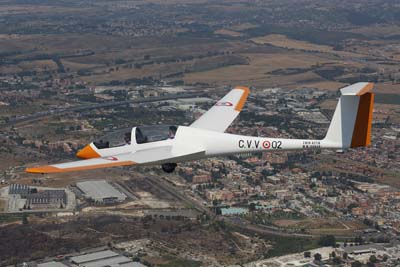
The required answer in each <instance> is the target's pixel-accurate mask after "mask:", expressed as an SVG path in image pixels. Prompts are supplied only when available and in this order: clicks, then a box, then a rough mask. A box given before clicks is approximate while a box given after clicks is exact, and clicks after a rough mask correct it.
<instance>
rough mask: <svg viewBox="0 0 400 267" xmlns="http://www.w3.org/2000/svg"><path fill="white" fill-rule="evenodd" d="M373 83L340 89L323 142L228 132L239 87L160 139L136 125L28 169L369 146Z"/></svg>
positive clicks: (243, 94)
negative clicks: (67, 158) (67, 157)
mask: <svg viewBox="0 0 400 267" xmlns="http://www.w3.org/2000/svg"><path fill="white" fill-rule="evenodd" d="M373 86H374V85H373V83H356V84H353V85H350V86H347V87H344V88H342V89H341V90H340V91H341V96H340V98H339V102H338V104H337V106H336V110H335V112H334V115H333V117H332V121H331V123H330V126H329V128H328V132H327V134H326V136H325V138H324V139H322V140H307V139H283V138H268V137H253V136H243V135H235V134H228V133H224V132H225V130H226V129H227V128H228V127H229V125H230V124H231V123H232V122H233V120H234V119H235V118H236V117H237V116H238V115H239V113H240V111H241V110H242V108H243V106H244V104H245V102H246V99H247V97H248V95H249V92H250V90H249V88H247V87H241V86H238V87H235V88H234V89H233V90H231V91H230V92H229V93H228V94H227V95H225V96H224V97H223V98H222V99H221V100H220V101H218V102H217V103H216V104H215V105H214V106H213V107H212V108H211V109H210V110H208V111H207V112H206V113H204V114H203V115H202V116H201V117H200V118H199V119H198V120H196V121H195V122H193V123H192V124H191V125H190V126H178V127H176V126H170V127H169V128H167V131H166V132H165V135H158V138H155V137H154V135H153V136H150V135H147V134H145V132H146V131H145V127H143V128H139V127H133V128H132V129H129V130H128V132H125V135H122V136H123V137H124V138H121V140H122V141H123V142H122V143H113V141H112V140H100V141H95V142H92V143H90V144H88V145H87V146H86V147H84V148H83V149H82V150H80V151H79V152H78V153H77V156H78V157H79V158H82V159H83V160H79V161H73V162H67V163H61V164H52V165H47V166H39V167H33V168H27V169H26V172H29V173H62V172H69V171H82V170H90V169H98V168H107V167H114V166H130V165H161V166H162V169H163V170H164V171H165V172H168V173H170V172H173V171H174V169H175V167H176V166H177V163H179V162H184V161H191V160H198V159H203V158H207V157H215V156H223V155H232V154H240V153H257V152H273V151H282V150H310V149H346V148H355V147H363V146H368V145H370V143H371V122H372V110H373V103H374V94H373V93H372V92H371V91H372V88H373ZM156 137H157V136H156ZM160 139H161V140H160Z"/></svg>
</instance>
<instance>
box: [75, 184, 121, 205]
mask: <svg viewBox="0 0 400 267" xmlns="http://www.w3.org/2000/svg"><path fill="white" fill-rule="evenodd" d="M76 186H77V187H78V188H79V190H81V191H82V192H83V193H84V194H85V197H87V198H89V199H92V200H93V201H95V202H98V203H104V204H108V203H115V202H122V201H124V200H125V199H126V195H125V194H123V193H121V192H119V191H118V190H117V189H115V188H114V187H113V186H112V185H110V184H109V183H107V182H106V181H105V180H99V181H87V182H79V183H77V184H76Z"/></svg>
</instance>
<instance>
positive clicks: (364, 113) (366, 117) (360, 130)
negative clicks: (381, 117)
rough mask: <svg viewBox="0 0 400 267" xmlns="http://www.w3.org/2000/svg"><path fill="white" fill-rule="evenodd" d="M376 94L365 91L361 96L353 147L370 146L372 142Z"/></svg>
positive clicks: (352, 140)
mask: <svg viewBox="0 0 400 267" xmlns="http://www.w3.org/2000/svg"><path fill="white" fill-rule="evenodd" d="M373 109H374V94H373V93H369V92H368V93H365V94H363V95H361V96H360V102H359V104H358V111H357V118H356V123H355V125H354V131H353V137H352V139H351V147H360V146H369V145H370V144H371V128H372V111H373Z"/></svg>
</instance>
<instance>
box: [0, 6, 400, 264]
mask: <svg viewBox="0 0 400 267" xmlns="http://www.w3.org/2000/svg"><path fill="white" fill-rule="evenodd" d="M357 82H370V83H374V89H373V91H372V92H373V93H374V94H375V102H374V107H373V119H372V131H371V144H370V145H369V146H367V147H359V148H350V149H345V150H334V149H314V150H310V149H305V150H296V151H271V152H270V151H267V152H263V153H255V154H250V153H242V154H235V155H229V156H220V157H211V158H205V159H202V160H195V161H187V162H182V163H178V164H177V166H176V168H175V169H174V171H173V172H170V173H167V172H166V171H165V169H164V167H162V166H161V165H149V166H123V167H113V168H104V169H95V170H82V171H75V172H65V173H50V174H32V173H27V172H26V171H25V170H26V168H32V167H35V166H38V165H47V164H53V163H60V162H69V161H73V160H78V159H77V158H76V154H77V152H78V151H80V150H81V149H82V148H83V147H85V146H86V145H88V144H90V143H91V142H93V141H95V140H105V139H106V138H109V137H112V136H122V138H123V136H124V133H126V132H130V131H131V129H132V127H136V126H147V127H148V128H149V129H150V131H157V129H159V128H165V127H166V128H167V129H168V127H171V126H173V125H176V126H177V125H183V126H189V125H190V124H191V123H192V122H194V121H195V120H196V119H198V118H199V117H201V115H202V114H204V113H205V112H206V111H207V110H209V109H210V108H211V107H212V106H213V105H214V104H215V103H216V102H217V101H218V100H219V99H221V98H222V97H223V96H224V95H226V94H227V93H228V92H229V91H230V90H231V89H232V88H234V87H235V86H246V87H249V88H250V94H249V96H248V98H247V101H246V103H245V105H244V106H243V109H242V110H241V112H240V115H239V116H238V117H237V119H235V120H234V122H233V123H232V124H231V125H230V127H229V128H228V129H227V130H226V132H227V133H232V134H240V135H248V136H256V137H257V136H259V137H269V138H297V139H315V140H320V139H323V138H324V137H325V135H326V133H327V130H328V127H329V124H330V122H331V119H332V116H333V113H334V110H335V107H336V104H337V102H338V98H339V97H340V90H339V89H341V88H343V87H345V86H348V85H350V84H353V83H357ZM165 138H167V136H166V137H165ZM193 142H194V140H193ZM0 144H1V145H0V266H10V267H11V266H18V267H19V266H21V267H78V266H80V267H83V266H84V267H119V266H121V267H145V266H147V267H156V266H159V267H200V266H202V267H203V266H204V267H205V266H212V267H217V266H231V267H303V266H304V267H308V266H310V267H318V266H348V267H386V266H387V267H389V266H399V265H400V3H399V1H398V0H353V1H343V0H296V1H294V0H265V1H262V0H163V1H162V0H113V1H106V0H69V1H65V0H57V1H56V0H53V1H49V0H0Z"/></svg>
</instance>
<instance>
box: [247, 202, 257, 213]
mask: <svg viewBox="0 0 400 267" xmlns="http://www.w3.org/2000/svg"><path fill="white" fill-rule="evenodd" d="M255 210H256V204H255V203H250V205H249V211H250V212H252V211H255Z"/></svg>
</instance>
